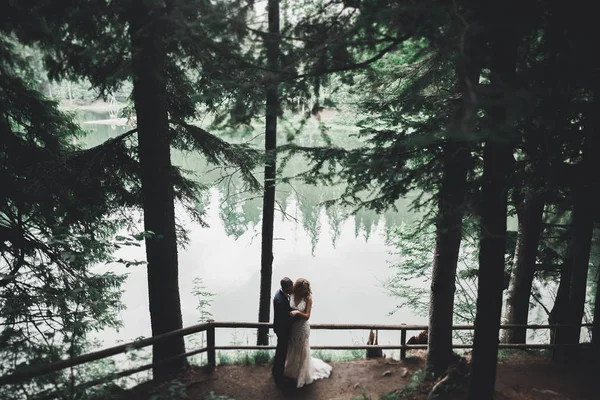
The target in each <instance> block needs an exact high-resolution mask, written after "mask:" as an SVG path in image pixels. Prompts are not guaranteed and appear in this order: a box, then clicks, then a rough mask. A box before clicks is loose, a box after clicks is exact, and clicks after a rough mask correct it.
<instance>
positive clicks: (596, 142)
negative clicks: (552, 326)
mask: <svg viewBox="0 0 600 400" xmlns="http://www.w3.org/2000/svg"><path fill="white" fill-rule="evenodd" d="M598 108H600V90H596V91H595V93H594V100H593V103H592V107H591V111H590V114H589V115H588V120H589V125H587V126H586V127H585V131H586V135H585V138H584V142H583V152H582V160H581V162H580V164H579V165H578V166H577V170H576V172H577V173H576V174H575V178H576V181H575V184H574V187H573V196H574V201H573V212H572V214H571V220H572V232H573V233H572V237H571V241H570V242H569V254H570V258H571V261H572V264H571V276H570V280H569V290H568V301H567V310H566V312H565V315H564V319H565V322H566V323H567V324H568V325H572V326H573V327H569V328H562V329H558V330H557V332H556V342H557V343H565V344H576V343H579V339H580V335H581V327H580V326H579V325H581V323H582V320H583V315H584V313H585V296H586V290H587V276H588V270H589V261H590V250H591V245H592V236H593V233H594V218H593V215H595V212H594V204H595V202H596V201H597V198H598V197H597V195H596V193H597V192H598V178H597V177H596V175H593V174H592V175H589V172H590V171H598V168H599V166H600V165H599V164H600V160H599V157H598V156H597V152H598V149H599V148H600V139H599V138H598V134H597V132H596V131H597V130H598V129H599V128H600V121H599V120H598V118H599V116H598V112H597V110H598ZM561 285H562V282H561ZM575 325H576V326H575ZM571 355H572V351H570V350H569V349H560V348H557V349H556V350H555V351H554V352H553V356H552V358H553V359H554V360H557V361H566V360H567V359H568V358H569V357H570V356H571Z"/></svg>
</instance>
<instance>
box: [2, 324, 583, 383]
mask: <svg viewBox="0 0 600 400" xmlns="http://www.w3.org/2000/svg"><path fill="white" fill-rule="evenodd" d="M592 325H593V324H582V325H575V326H577V327H591V326H592ZM272 326H273V325H272V324H270V323H265V322H214V321H210V322H208V323H204V324H198V325H193V326H190V327H187V328H183V329H178V330H175V331H171V332H167V333H164V334H161V335H157V336H153V337H149V338H145V339H141V340H137V341H134V342H130V343H126V344H122V345H119V346H115V347H111V348H108V349H103V350H99V351H96V352H93V353H88V354H84V355H82V356H78V357H74V358H71V359H67V360H61V361H57V362H54V363H50V364H44V365H36V366H32V367H30V368H27V367H25V368H20V369H18V370H16V371H15V372H13V373H12V374H10V375H4V376H1V377H0V385H6V384H14V383H18V382H22V381H25V380H27V379H31V378H34V377H37V376H41V375H45V374H48V373H52V372H57V371H61V370H63V369H66V368H70V367H74V366H77V365H81V364H85V363H88V362H92V361H97V360H100V359H103V358H107V357H111V356H114V355H117V354H121V353H125V352H127V351H130V350H137V349H141V348H144V347H147V346H150V345H153V344H155V343H156V342H158V341H161V340H165V339H168V338H173V337H181V336H187V335H191V334H194V333H199V332H203V331H208V332H207V333H208V336H209V338H208V339H211V337H210V336H212V335H214V329H215V328H258V327H268V328H272ZM565 327H574V326H573V325H515V324H505V325H500V329H515V328H526V329H558V328H565ZM311 329H315V330H357V329H360V330H370V329H377V330H393V331H401V332H406V331H422V330H427V329H428V326H427V325H377V324H374V325H370V324H312V325H311ZM473 329H475V327H474V326H473V325H455V326H454V327H453V330H473ZM403 336H404V335H403ZM212 338H213V342H212V343H207V347H206V348H203V349H198V350H194V351H191V352H188V353H185V354H180V355H177V356H175V357H172V358H169V359H168V360H161V361H160V362H158V363H154V364H147V365H144V366H142V367H139V368H135V369H133V370H128V371H123V372H120V373H116V374H114V375H115V377H122V376H127V375H131V374H133V373H136V372H141V371H144V370H147V369H150V368H153V367H154V366H156V365H158V364H162V363H163V362H168V361H172V360H174V359H179V358H183V357H190V356H192V355H195V354H199V353H202V352H208V356H209V357H208V358H209V363H210V364H212V365H213V366H214V365H215V364H216V363H215V351H216V350H273V349H274V348H275V347H273V346H215V345H214V336H212ZM209 342H210V340H209ZM577 345H578V344H571V345H555V344H500V345H499V348H514V349H549V348H556V347H563V346H577ZM471 347H473V346H472V345H471V344H455V345H453V348H455V349H468V348H471ZM311 348H312V349H314V350H363V349H374V348H380V349H384V350H396V349H400V350H403V351H405V350H409V349H426V348H427V345H406V344H405V343H401V344H400V345H397V346H394V345H390V346H388V345H380V346H373V345H359V346H312V347H311ZM131 371H133V372H131ZM122 374H125V375H122Z"/></svg>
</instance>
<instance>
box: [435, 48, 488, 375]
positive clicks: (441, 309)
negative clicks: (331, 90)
mask: <svg viewBox="0 0 600 400" xmlns="http://www.w3.org/2000/svg"><path fill="white" fill-rule="evenodd" d="M467 62H468V65H462V64H459V65H457V71H458V74H457V75H458V81H459V82H458V85H457V86H458V88H459V91H460V92H461V94H462V97H463V101H462V104H461V105H460V109H459V111H458V113H457V116H456V120H455V122H454V124H453V126H452V127H451V128H450V129H451V131H450V132H449V133H448V135H449V138H448V142H447V143H446V145H445V148H444V166H443V168H444V169H443V177H442V183H441V186H440V191H439V204H438V216H437V223H436V245H435V251H434V257H433V266H432V279H431V292H430V300H429V335H428V351H427V364H426V369H427V372H428V373H429V374H432V375H433V376H434V377H438V376H440V375H442V374H443V373H444V372H445V371H446V369H447V368H448V365H449V363H450V362H451V360H452V354H453V352H452V324H453V316H454V293H455V290H456V288H455V279H456V267H457V262H458V254H459V251H460V242H461V239H462V219H463V215H464V201H465V194H466V190H467V172H468V169H469V164H470V150H469V147H468V145H467V143H466V141H467V137H468V135H469V134H470V133H471V131H472V129H473V123H474V120H475V112H476V107H477V105H476V104H475V93H474V91H475V86H476V85H477V83H478V81H479V75H480V73H481V66H480V65H478V63H477V60H473V59H471V60H469V61H467ZM452 130H454V132H452Z"/></svg>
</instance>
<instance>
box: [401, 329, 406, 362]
mask: <svg viewBox="0 0 600 400" xmlns="http://www.w3.org/2000/svg"><path fill="white" fill-rule="evenodd" d="M402 325H406V324H402ZM400 345H402V346H406V329H402V330H401V331H400ZM405 358H406V348H404V347H403V348H401V349H400V359H401V360H404V359H405Z"/></svg>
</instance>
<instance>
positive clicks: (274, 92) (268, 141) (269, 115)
mask: <svg viewBox="0 0 600 400" xmlns="http://www.w3.org/2000/svg"><path fill="white" fill-rule="evenodd" d="M267 7H268V12H269V35H268V36H267V39H266V41H265V42H266V47H267V63H268V65H269V68H270V69H271V70H272V71H277V69H278V67H279V0H269V3H268V6H267ZM266 108H267V110H266V111H267V112H266V129H265V154H266V158H267V160H266V163H265V189H264V197H263V218H262V249H261V255H260V300H259V305H258V321H259V322H269V317H270V313H271V280H272V276H273V223H274V218H275V179H276V169H277V150H276V149H277V114H278V113H279V81H278V77H277V74H276V73H273V75H272V77H271V79H270V81H269V83H268V84H267V107H266ZM257 343H258V345H267V344H269V330H268V329H265V328H259V329H258V338H257Z"/></svg>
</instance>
